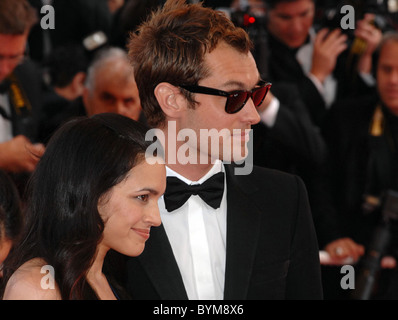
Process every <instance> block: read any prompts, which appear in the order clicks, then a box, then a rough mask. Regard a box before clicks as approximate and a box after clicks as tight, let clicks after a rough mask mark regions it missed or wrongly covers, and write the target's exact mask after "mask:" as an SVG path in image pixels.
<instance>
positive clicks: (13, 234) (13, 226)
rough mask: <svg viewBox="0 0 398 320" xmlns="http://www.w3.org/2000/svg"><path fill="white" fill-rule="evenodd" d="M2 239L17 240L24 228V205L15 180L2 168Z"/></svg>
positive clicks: (0, 228) (0, 233) (0, 221)
mask: <svg viewBox="0 0 398 320" xmlns="http://www.w3.org/2000/svg"><path fill="white" fill-rule="evenodd" d="M0 209H1V210H0V241H1V240H2V239H3V238H7V239H9V240H11V241H13V242H15V241H16V240H17V238H18V236H19V234H20V231H21V228H22V221H23V215H22V207H21V199H20V196H19V192H18V190H17V187H16V185H15V183H14V181H13V180H12V179H11V177H10V176H9V175H8V174H7V173H6V172H5V171H3V170H0Z"/></svg>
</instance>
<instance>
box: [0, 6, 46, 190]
mask: <svg viewBox="0 0 398 320" xmlns="http://www.w3.org/2000/svg"><path fill="white" fill-rule="evenodd" d="M36 22H37V15H36V12H35V11H34V9H33V8H32V7H31V6H30V5H29V3H28V2H27V1H25V0H20V1H15V0H0V44H1V45H0V168H1V169H4V170H6V171H8V172H10V173H12V174H13V178H14V180H15V182H16V183H17V186H18V188H19V190H20V191H22V189H23V188H24V184H25V181H26V178H27V176H28V175H29V173H30V172H31V171H33V170H34V168H35V166H36V163H37V160H38V156H40V155H41V154H42V153H43V151H44V146H43V145H42V144H40V143H37V140H36V139H37V134H38V120H39V112H40V108H41V102H42V86H41V85H42V77H41V73H40V71H39V69H38V68H37V66H36V65H35V64H34V63H33V62H32V61H31V60H30V59H28V58H26V56H25V50H26V43H27V38H28V34H29V32H30V29H31V27H32V26H33V25H34V24H35V23H36Z"/></svg>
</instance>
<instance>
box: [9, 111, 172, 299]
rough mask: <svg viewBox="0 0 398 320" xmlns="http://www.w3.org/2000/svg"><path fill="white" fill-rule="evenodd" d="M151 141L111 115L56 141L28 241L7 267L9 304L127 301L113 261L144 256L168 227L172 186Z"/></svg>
mask: <svg viewBox="0 0 398 320" xmlns="http://www.w3.org/2000/svg"><path fill="white" fill-rule="evenodd" d="M145 134H146V128H145V127H144V126H142V125H141V124H139V123H138V122H136V121H134V120H132V119H129V118H127V117H124V116H121V115H118V114H111V113H109V114H97V115H94V116H92V117H90V118H79V119H75V120H72V121H70V122H68V123H66V124H65V125H63V126H62V127H61V128H60V129H59V130H58V131H57V132H56V133H55V134H54V136H53V137H52V138H51V140H50V141H49V143H48V145H47V148H46V151H45V153H44V155H43V156H42V158H41V159H40V161H39V164H38V167H37V168H36V170H35V172H34V173H33V175H32V178H31V180H30V183H29V186H28V188H29V189H28V203H27V205H28V208H27V216H26V219H27V221H26V225H25V228H24V231H23V235H22V239H21V242H20V243H19V244H18V246H17V247H16V248H15V251H13V252H12V254H10V255H9V257H8V258H7V260H6V262H5V265H4V280H7V281H8V282H7V284H6V287H5V290H4V294H3V298H4V299H115V298H123V297H124V296H123V294H122V292H121V291H120V290H118V289H117V286H116V284H115V283H114V281H113V280H112V279H111V275H110V274H106V271H105V265H104V261H105V256H106V254H107V253H108V251H109V250H110V249H113V250H115V251H116V252H119V253H121V254H122V255H126V256H137V255H140V254H141V253H142V251H143V250H144V247H145V241H146V240H147V239H148V238H149V233H150V228H151V227H152V226H158V225H160V216H159V209H158V198H159V197H160V196H161V195H162V194H163V193H164V190H165V186H166V173H165V166H164V164H163V161H162V160H161V159H160V158H157V157H156V158H155V159H148V158H146V154H145V152H146V149H147V148H148V146H149V145H150V143H149V142H147V141H145ZM151 157H152V158H153V157H154V155H153V154H151ZM146 160H150V161H146ZM153 160H156V161H153ZM43 267H44V268H43ZM43 270H44V271H43ZM47 271H48V273H47Z"/></svg>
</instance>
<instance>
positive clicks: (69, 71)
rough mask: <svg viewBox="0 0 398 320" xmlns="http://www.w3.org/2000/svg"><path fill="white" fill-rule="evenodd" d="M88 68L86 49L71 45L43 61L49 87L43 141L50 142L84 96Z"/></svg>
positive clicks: (42, 124) (45, 101)
mask: <svg viewBox="0 0 398 320" xmlns="http://www.w3.org/2000/svg"><path fill="white" fill-rule="evenodd" d="M87 67H88V58H87V56H86V54H85V52H84V49H83V46H81V45H77V44H69V45H63V46H59V47H58V48H56V49H54V50H53V51H52V52H51V53H50V54H49V56H48V57H47V59H45V61H44V62H43V73H44V79H45V80H46V82H47V84H48V86H47V87H46V90H45V93H44V98H43V111H42V116H41V121H40V137H39V139H40V140H41V141H44V142H47V140H48V138H49V137H50V136H51V133H52V132H54V131H55V129H56V128H57V127H58V125H59V122H60V121H62V119H59V118H60V117H62V115H63V114H65V113H67V112H68V108H69V106H70V104H71V102H72V101H74V100H76V99H78V98H79V97H81V96H82V94H83V91H84V82H85V80H86V73H87Z"/></svg>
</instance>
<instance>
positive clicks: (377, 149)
mask: <svg viewBox="0 0 398 320" xmlns="http://www.w3.org/2000/svg"><path fill="white" fill-rule="evenodd" d="M397 55H398V34H397V33H396V32H395V33H391V34H386V35H385V38H384V39H383V40H382V43H381V45H380V49H379V57H378V61H377V68H376V78H377V92H374V93H372V94H370V95H367V96H363V97H359V98H357V99H349V100H346V101H342V102H341V103H339V104H338V105H336V107H335V108H334V109H333V110H332V111H331V113H330V115H329V116H328V117H327V121H326V122H325V127H324V131H323V133H324V136H325V139H326V142H327V143H328V146H329V148H330V150H331V159H332V166H331V167H330V168H332V170H331V178H332V183H333V184H332V185H333V191H334V194H333V195H334V199H335V203H336V205H337V208H338V213H339V214H340V220H341V221H340V223H341V225H342V226H344V233H345V235H346V236H349V237H351V238H352V239H354V240H355V241H356V242H358V243H361V244H363V245H364V246H365V248H366V253H368V252H369V249H370V248H369V246H370V244H371V243H372V234H373V232H375V230H376V227H377V226H378V225H379V223H381V219H382V216H381V214H380V210H379V209H380V206H381V205H383V199H384V197H385V195H386V192H387V191H388V190H393V191H397V190H398V165H397V164H398V152H397V150H398V149H397V146H398V60H397ZM392 211H394V210H392ZM391 233H392V239H391V241H390V242H389V243H387V244H386V247H385V248H384V249H385V250H386V255H392V256H393V257H394V258H395V259H396V258H397V255H398V252H397V250H396V248H397V246H396V243H397V242H396V241H397V236H398V229H397V225H396V222H394V223H393V224H392V229H391ZM391 260H392V259H384V260H382V261H381V265H382V266H384V267H387V266H392V267H396V262H394V260H392V262H393V263H392V264H391V263H388V264H387V263H386V262H388V261H390V262H391ZM360 262H361V263H360V264H359V265H357V266H356V267H357V268H358V270H359V269H360V267H361V266H362V262H363V261H360ZM395 270H396V269H395ZM389 273H395V275H394V277H395V278H397V274H396V271H394V272H393V271H387V270H384V272H383V273H382V276H381V277H380V278H379V279H389V280H388V281H387V282H383V281H382V280H379V281H380V283H379V284H378V285H377V286H376V287H377V290H375V291H374V292H372V298H393V299H396V298H397V297H398V294H397V290H396V287H397V285H396V281H392V280H391V279H392V278H384V275H386V274H389ZM385 284H387V285H385Z"/></svg>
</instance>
